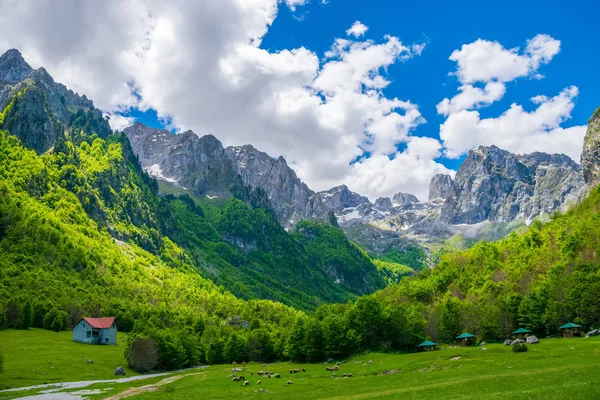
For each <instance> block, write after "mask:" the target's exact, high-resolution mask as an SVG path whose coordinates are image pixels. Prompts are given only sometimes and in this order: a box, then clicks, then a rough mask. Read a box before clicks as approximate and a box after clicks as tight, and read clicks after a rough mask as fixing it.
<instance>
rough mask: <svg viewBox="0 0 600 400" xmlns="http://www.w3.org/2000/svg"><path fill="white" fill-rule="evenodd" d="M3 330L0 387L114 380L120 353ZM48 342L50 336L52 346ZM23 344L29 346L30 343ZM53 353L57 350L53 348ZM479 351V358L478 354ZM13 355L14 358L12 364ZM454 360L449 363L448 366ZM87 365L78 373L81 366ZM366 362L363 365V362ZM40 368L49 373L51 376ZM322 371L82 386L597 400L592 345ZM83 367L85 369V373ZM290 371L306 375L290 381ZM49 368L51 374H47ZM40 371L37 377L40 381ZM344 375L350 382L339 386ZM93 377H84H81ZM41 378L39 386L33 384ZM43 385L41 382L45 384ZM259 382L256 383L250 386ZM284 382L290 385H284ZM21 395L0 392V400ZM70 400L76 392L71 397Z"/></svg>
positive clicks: (597, 341) (277, 367) (380, 360)
mask: <svg viewBox="0 0 600 400" xmlns="http://www.w3.org/2000/svg"><path fill="white" fill-rule="evenodd" d="M53 335H55V334H54V333H52V332H41V331H36V330H33V331H31V332H16V331H4V332H0V343H1V345H2V348H3V351H4V353H5V356H6V359H7V362H6V365H5V367H6V368H5V372H4V373H1V374H0V385H1V386H4V385H6V384H8V385H11V383H12V386H17V385H21V386H22V385H24V384H35V383H40V382H41V381H40V380H41V379H45V380H47V381H48V382H51V381H57V380H65V381H74V380H81V379H84V380H88V379H101V378H102V379H106V378H114V376H112V372H113V370H114V368H116V366H118V365H121V364H122V363H123V362H124V360H123V355H122V350H123V347H122V346H113V347H96V346H86V345H78V344H75V343H66V342H68V341H69V340H70V338H69V336H68V335H67V334H65V333H61V334H57V335H56V336H53ZM55 338H60V341H59V343H57V342H55V340H53V339H55ZM32 342H33V343H32ZM58 346H60V348H59V347H58ZM484 349H485V350H484ZM15 356H16V357H17V360H15ZM457 357H459V358H457ZM88 358H91V359H94V364H90V365H88V364H87V363H86V360H87V359H88ZM370 361H372V362H370ZM46 365H50V366H55V368H54V369H52V368H50V369H49V367H47V366H46ZM325 367H326V366H325V365H323V364H303V365H296V364H291V363H287V362H286V363H278V364H271V365H266V366H263V365H262V364H256V363H251V364H249V365H247V366H246V372H245V373H244V376H245V377H246V379H248V380H249V381H250V385H249V386H247V387H244V386H242V384H241V383H239V382H236V383H233V382H231V378H230V377H229V375H230V374H231V372H230V371H231V366H229V365H227V366H225V365H217V366H210V367H208V368H206V369H205V370H191V371H184V372H179V373H176V374H172V375H167V376H161V377H153V378H150V379H146V380H142V381H136V382H128V383H102V384H95V385H92V386H89V387H87V388H85V389H86V390H91V392H85V393H91V394H89V395H86V396H84V397H86V398H87V397H89V398H92V399H104V398H110V399H119V398H124V397H123V396H136V398H140V399H192V398H206V399H231V398H244V399H246V398H272V399H281V398H285V399H347V400H349V399H353V400H358V399H371V398H378V399H400V398H402V399H423V398H432V399H440V398H441V399H510V398H516V397H519V398H527V399H579V398H588V399H595V398H600V374H599V373H598V370H599V368H600V337H596V338H589V339H584V338H578V339H546V340H542V342H541V343H540V344H537V345H531V346H529V351H528V352H526V353H513V352H512V351H511V348H510V347H504V346H502V345H500V344H490V345H486V346H485V347H483V348H482V347H474V348H448V347H445V348H443V349H442V350H439V351H434V352H426V353H417V354H381V353H369V354H365V355H360V356H355V357H353V358H350V359H348V360H346V362H345V363H344V364H342V365H340V367H341V368H340V370H339V371H338V372H336V373H331V372H328V371H326V370H325ZM88 368H89V369H88ZM290 368H305V369H306V372H304V373H299V374H290V373H289V370H290ZM267 369H268V370H273V371H275V372H277V373H280V374H281V375H282V377H281V379H274V378H271V379H267V378H262V379H261V378H260V377H258V376H257V375H256V374H254V375H251V372H252V371H255V372H256V371H258V370H267ZM55 370H56V371H55ZM44 373H46V375H44ZM343 373H352V374H353V377H352V378H343V377H342V374H343ZM91 374H94V375H91ZM42 377H44V378H42ZM46 378H47V379H46ZM258 379H261V380H262V385H260V386H259V385H257V384H256V381H257V380H258ZM288 380H292V381H293V384H292V385H287V384H286V382H287V381H288ZM36 392H37V391H29V392H27V393H6V392H4V393H3V392H0V399H4V398H6V399H9V398H17V397H19V396H23V395H25V394H27V395H31V394H35V393H36ZM71 392H72V393H73V392H74V393H82V394H83V393H84V392H80V390H71Z"/></svg>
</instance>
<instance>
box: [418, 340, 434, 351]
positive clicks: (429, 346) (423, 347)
mask: <svg viewBox="0 0 600 400" xmlns="http://www.w3.org/2000/svg"><path fill="white" fill-rule="evenodd" d="M436 346H437V343H436V342H431V341H429V340H426V341H424V342H423V343H421V344H420V345H418V346H417V349H418V350H419V351H429V350H435V349H436Z"/></svg>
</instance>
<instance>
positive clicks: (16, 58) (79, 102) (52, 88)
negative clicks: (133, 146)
mask: <svg viewBox="0 0 600 400" xmlns="http://www.w3.org/2000/svg"><path fill="white" fill-rule="evenodd" d="M0 112H2V113H3V116H2V118H1V120H0V128H1V129H9V130H10V132H11V133H12V134H13V135H15V136H17V137H19V138H20V139H21V140H22V141H23V142H24V143H25V144H26V145H27V146H28V147H30V148H32V149H34V150H36V151H37V152H38V153H43V152H45V151H47V150H48V149H50V148H51V147H52V146H54V144H56V141H57V140H58V138H59V137H60V136H61V135H62V134H63V131H64V130H65V129H66V128H85V129H86V131H88V132H93V133H96V134H98V135H99V136H100V137H105V136H107V135H108V134H109V133H110V132H111V129H110V126H109V125H108V122H107V121H106V120H105V119H104V118H103V116H102V112H101V111H100V110H98V109H96V108H95V107H94V103H93V102H92V101H91V100H89V99H88V98H87V97H85V96H80V95H78V94H77V93H74V92H73V91H71V90H69V89H67V88H66V87H65V86H64V85H63V84H60V83H56V82H55V81H54V79H52V77H51V76H50V74H48V72H47V71H46V70H45V69H44V68H39V69H36V70H34V69H32V68H31V66H30V65H29V64H27V62H26V61H25V60H24V59H23V56H22V55H21V53H19V51H18V50H15V49H12V50H8V51H7V52H6V53H4V54H3V55H2V56H0Z"/></svg>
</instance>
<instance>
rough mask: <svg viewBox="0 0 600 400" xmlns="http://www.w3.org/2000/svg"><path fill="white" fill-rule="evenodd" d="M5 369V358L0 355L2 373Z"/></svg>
mask: <svg viewBox="0 0 600 400" xmlns="http://www.w3.org/2000/svg"><path fill="white" fill-rule="evenodd" d="M3 368H4V358H3V357H2V353H0V372H2V369H3Z"/></svg>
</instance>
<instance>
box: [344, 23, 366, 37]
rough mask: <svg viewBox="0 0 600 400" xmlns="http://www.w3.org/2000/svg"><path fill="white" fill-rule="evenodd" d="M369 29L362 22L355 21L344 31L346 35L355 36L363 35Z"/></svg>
mask: <svg viewBox="0 0 600 400" xmlns="http://www.w3.org/2000/svg"><path fill="white" fill-rule="evenodd" d="M368 30H369V27H368V26H366V25H365V24H363V23H362V22H360V21H356V22H355V23H354V24H353V25H352V26H351V27H350V28H349V29H348V30H347V31H346V35H348V36H354V37H355V38H358V37H361V36H363V35H364V34H365V33H367V31H368Z"/></svg>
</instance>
